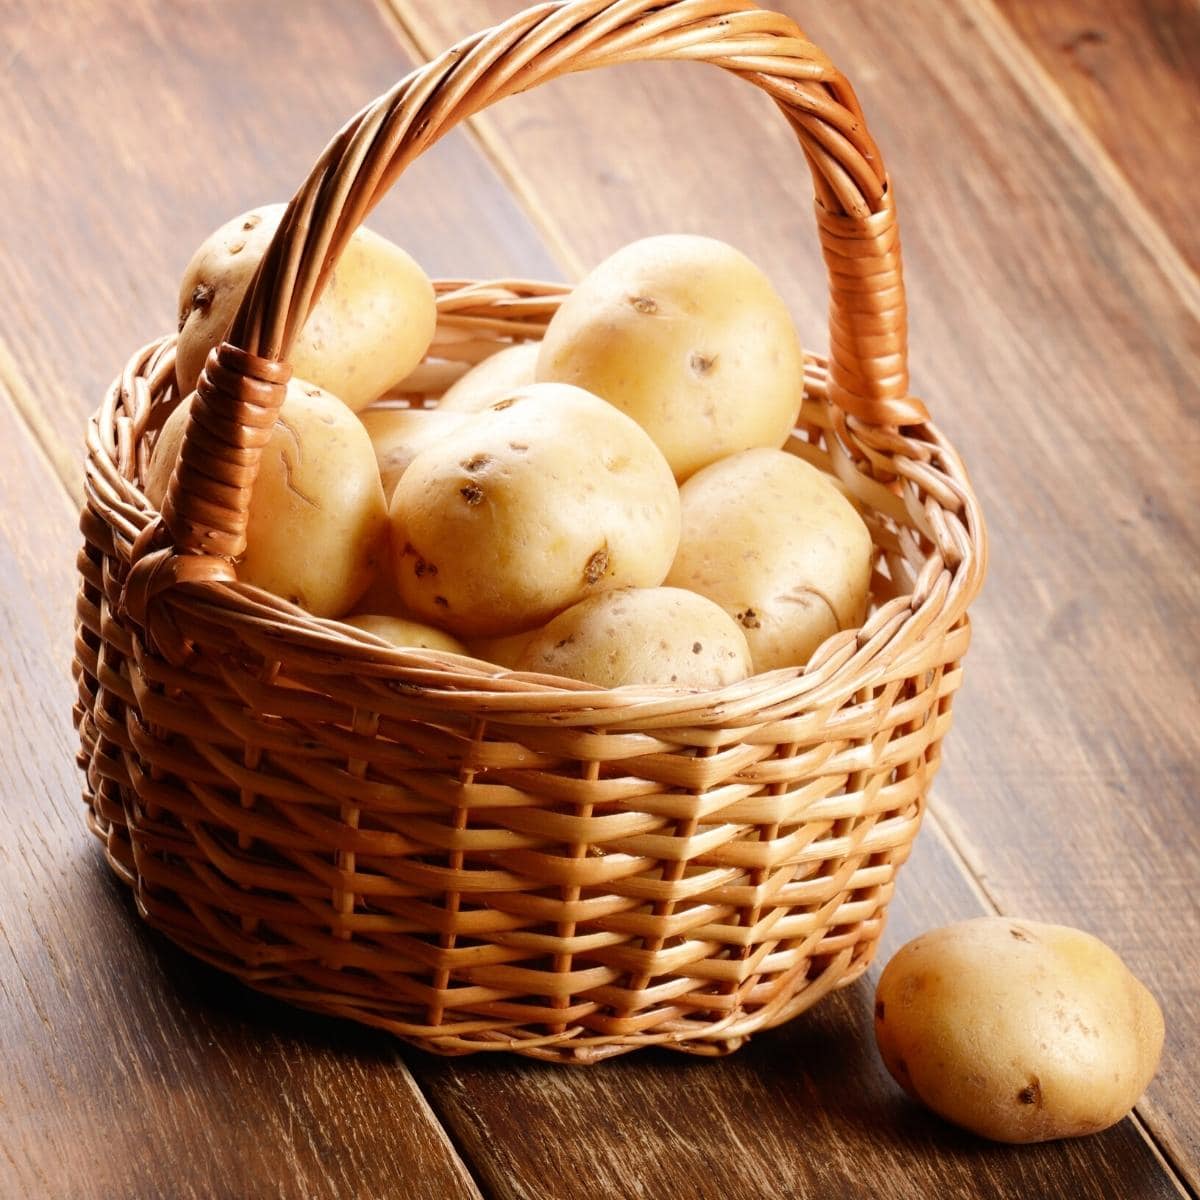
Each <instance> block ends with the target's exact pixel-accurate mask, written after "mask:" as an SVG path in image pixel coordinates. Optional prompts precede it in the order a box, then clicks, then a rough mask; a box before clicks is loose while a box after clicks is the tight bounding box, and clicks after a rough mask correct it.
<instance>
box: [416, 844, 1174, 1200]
mask: <svg viewBox="0 0 1200 1200" xmlns="http://www.w3.org/2000/svg"><path fill="white" fill-rule="evenodd" d="M905 885H907V886H905ZM897 897H898V901H897V903H896V904H895V906H894V907H893V910H892V916H891V921H890V925H889V929H888V932H887V934H886V935H885V941H884V950H883V955H884V956H885V957H886V956H887V955H888V954H890V953H891V952H892V951H893V950H895V949H896V948H898V947H899V946H900V945H901V944H902V943H903V941H905V940H907V939H908V938H909V937H913V936H915V935H916V934H917V933H919V932H920V931H921V930H923V929H927V928H929V927H930V926H931V925H939V924H941V923H943V922H945V921H947V920H950V919H953V918H955V917H960V916H961V917H967V916H974V915H976V914H977V913H978V911H979V902H978V900H977V898H976V897H975V895H974V894H973V892H972V891H971V889H970V888H969V887H968V885H967V884H966V882H965V881H964V880H963V878H962V876H961V874H960V873H959V872H958V870H957V868H956V867H955V865H954V863H953V862H952V861H951V860H950V858H949V857H948V855H947V853H946V850H945V849H944V847H943V846H942V845H941V843H940V842H939V840H938V839H937V838H936V837H934V836H931V831H930V830H928V829H927V830H925V831H924V832H923V833H922V835H921V837H920V838H918V840H917V846H916V849H915V850H914V853H913V858H912V860H911V861H910V862H909V863H908V864H907V865H906V866H905V867H904V870H903V872H902V874H901V877H900V886H899V887H898V889H897ZM880 961H883V959H882V958H881V960H880ZM878 972H879V966H878V965H876V966H875V967H873V968H872V970H871V972H870V973H869V976H868V978H866V979H863V980H860V981H859V982H858V983H857V984H855V985H854V986H853V987H851V988H849V989H847V990H846V991H844V992H838V993H835V994H834V995H833V996H831V997H829V998H827V999H826V1000H823V1001H822V1002H821V1003H820V1004H819V1005H818V1006H817V1007H816V1008H815V1009H813V1010H812V1011H811V1012H809V1013H808V1014H806V1015H805V1016H803V1017H801V1018H800V1019H799V1020H797V1021H794V1022H792V1023H791V1024H790V1025H787V1026H785V1027H783V1028H782V1029H778V1030H774V1031H772V1032H770V1033H765V1034H761V1035H759V1036H758V1037H756V1038H754V1039H753V1040H752V1041H751V1042H750V1045H749V1046H747V1047H746V1048H745V1049H743V1050H740V1051H738V1053H737V1054H735V1055H733V1056H732V1057H730V1058H727V1059H722V1060H719V1061H697V1060H695V1059H689V1058H686V1057H684V1056H682V1055H679V1054H671V1053H669V1052H667V1051H639V1052H638V1053H637V1054H635V1055H631V1056H628V1057H625V1058H619V1059H616V1060H614V1061H613V1062H610V1063H606V1064H604V1065H603V1066H601V1067H596V1068H594V1069H589V1070H575V1071H566V1070H564V1069H563V1068H562V1067H546V1066H541V1065H532V1064H529V1063H523V1062H519V1061H514V1060H512V1059H510V1058H508V1057H504V1058H501V1059H498V1060H494V1061H482V1060H480V1059H478V1058H475V1059H461V1060H460V1059H455V1060H452V1061H450V1062H443V1061H441V1060H435V1059H431V1058H427V1057H424V1056H422V1057H421V1058H418V1059H414V1060H413V1064H412V1065H413V1069H414V1071H415V1072H416V1075H417V1078H418V1080H419V1081H420V1082H421V1085H422V1087H423V1088H425V1090H426V1091H427V1092H428V1093H429V1094H430V1096H432V1097H433V1100H434V1104H435V1106H436V1107H437V1109H438V1111H439V1112H440V1113H441V1114H442V1116H443V1118H444V1119H445V1120H446V1121H447V1123H448V1124H449V1125H450V1126H451V1128H452V1129H453V1130H454V1133H455V1137H456V1140H457V1142H458V1144H459V1145H460V1146H462V1148H463V1150H464V1152H465V1153H466V1154H467V1155H468V1157H469V1158H470V1159H471V1161H472V1162H473V1163H474V1164H475V1167H476V1171H477V1173H478V1175H479V1178H480V1179H481V1180H482V1183H483V1186H484V1188H485V1189H486V1190H487V1191H488V1192H489V1193H491V1194H494V1195H496V1196H497V1197H503V1198H505V1200H518V1198H520V1200H626V1198H627V1197H632V1196H645V1197H658V1196H664V1195H668V1194H670V1195H673V1196H686V1197H688V1198H689V1200H691V1198H693V1197H694V1198H695V1200H762V1197H764V1196H794V1197H797V1198H801V1197H804V1198H808V1197H811V1198H813V1200H817V1198H819V1200H835V1198H841V1197H845V1198H846V1200H851V1198H853V1200H858V1198H859V1197H864V1196H871V1197H875V1196H888V1197H890V1198H891V1200H927V1198H928V1197H931V1196H936V1197H938V1200H978V1198H979V1197H981V1196H987V1197H989V1200H1009V1198H1011V1200H1025V1198H1026V1197H1030V1196H1062V1197H1067V1196H1069V1197H1071V1200H1092V1198H1094V1200H1110V1198H1111V1197H1114V1196H1122V1197H1130V1198H1132V1197H1135V1196H1136V1197H1138V1198H1139V1200H1149V1198H1151V1197H1155V1198H1157V1197H1175V1196H1177V1195H1178V1194H1179V1193H1178V1192H1177V1191H1176V1189H1175V1187H1174V1186H1173V1185H1172V1183H1171V1182H1170V1180H1169V1178H1168V1176H1167V1175H1166V1173H1165V1172H1164V1171H1163V1170H1162V1169H1161V1167H1160V1166H1159V1164H1158V1162H1157V1160H1156V1159H1155V1158H1154V1156H1153V1154H1152V1153H1151V1151H1150V1149H1149V1148H1148V1147H1147V1145H1146V1143H1145V1142H1144V1141H1143V1140H1142V1139H1141V1137H1139V1135H1138V1133H1137V1131H1136V1129H1134V1128H1133V1126H1132V1125H1131V1123H1130V1122H1128V1121H1125V1122H1123V1123H1122V1124H1121V1125H1119V1126H1117V1127H1115V1128H1114V1129H1111V1130H1109V1131H1108V1132H1107V1133H1104V1134H1101V1135H1099V1136H1097V1137H1093V1138H1089V1139H1086V1140H1080V1141H1073V1142H1058V1143H1051V1144H1049V1145H1046V1146H1040V1147H1011V1146H997V1145H991V1144H989V1143H987V1142H984V1141H982V1140H981V1139H979V1138H976V1137H973V1136H971V1135H968V1134H965V1133H960V1132H959V1131H957V1130H955V1129H953V1128H952V1127H951V1126H948V1125H946V1124H944V1123H943V1122H941V1121H939V1120H938V1119H937V1118H935V1117H933V1116H931V1115H929V1114H928V1113H926V1112H925V1111H924V1110H923V1109H921V1108H919V1107H918V1106H916V1105H915V1104H912V1103H910V1102H909V1101H908V1100H906V1099H905V1098H904V1097H903V1095H902V1094H901V1093H900V1091H899V1089H898V1088H897V1087H896V1085H895V1084H894V1083H893V1082H892V1081H891V1078H890V1077H889V1076H888V1075H887V1073H886V1071H885V1070H884V1068H883V1066H882V1064H881V1062H880V1060H879V1057H878V1055H877V1053H876V1051H875V1046H874V1040H873V1033H872V995H873V988H874V980H875V979H876V978H877V976H878Z"/></svg>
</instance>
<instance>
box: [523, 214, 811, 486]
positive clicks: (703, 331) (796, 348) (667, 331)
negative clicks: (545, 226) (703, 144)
mask: <svg viewBox="0 0 1200 1200" xmlns="http://www.w3.org/2000/svg"><path fill="white" fill-rule="evenodd" d="M537 377H538V379H539V380H543V381H554V382H559V383H572V384H575V385H576V386H578V387H582V388H586V389H587V390H588V391H590V392H594V393H595V394H596V395H597V396H601V397H602V398H603V399H605V400H607V401H609V402H610V403H611V404H614V405H616V406H617V408H619V409H620V410H621V411H622V412H625V413H628V414H629V415H630V416H631V417H632V418H633V419H634V420H635V421H637V422H638V424H639V425H641V426H642V427H643V428H644V429H646V430H647V431H648V432H649V434H650V436H651V437H652V438H653V439H654V441H655V443H656V444H657V445H658V446H659V448H660V449H661V450H662V452H663V453H664V454H665V455H666V457H667V461H668V462H669V463H670V464H671V469H672V470H673V471H674V472H675V476H676V478H677V479H680V480H684V479H687V478H688V477H689V476H690V475H692V474H693V473H694V472H696V471H698V470H699V469H700V468H701V467H703V466H705V465H706V464H707V463H711V462H715V461H716V460H717V459H719V458H724V457H725V456H726V455H729V454H734V453H736V452H737V451H739V450H746V449H749V448H750V447H752V446H772V447H775V448H778V447H780V446H782V445H783V443H784V442H785V441H786V440H787V438H788V435H789V434H790V433H791V431H792V427H793V426H794V424H795V421H796V416H797V413H798V412H799V409H800V401H801V399H802V397H803V391H804V357H803V354H802V352H801V349H800V343H799V341H798V340H797V337H796V331H795V328H794V327H793V325H792V319H791V316H790V315H789V313H788V310H787V307H786V306H785V305H784V303H783V301H782V300H781V299H780V297H779V295H778V294H777V293H776V291H775V289H774V288H773V287H772V286H771V282H770V280H768V279H767V277H766V276H765V275H764V274H763V273H762V272H761V271H760V270H759V269H758V267H756V266H755V265H754V264H753V263H752V262H751V261H750V260H749V259H748V258H746V256H745V255H744V254H741V253H739V252H738V251H737V250H734V249H733V247H732V246H727V245H725V244H724V243H723V242H718V241H714V240H713V239H711V238H702V237H689V236H683V235H675V236H667V237H653V238H646V239H644V240H643V241H640V242H634V243H633V244H632V245H629V246H626V247H625V248H624V249H623V250H619V251H617V253H616V254H614V255H613V256H612V257H611V258H609V259H607V260H606V261H605V262H603V263H601V264H600V266H598V267H597V268H596V269H595V270H594V271H593V272H592V273H591V274H590V275H589V276H588V277H587V278H586V279H585V280H584V281H583V282H582V283H581V284H580V285H579V286H578V287H577V288H576V289H575V291H574V292H573V293H572V294H571V295H570V296H569V297H568V298H567V299H566V300H565V301H564V302H563V305H562V307H561V308H560V309H559V310H558V312H557V313H556V314H555V316H554V318H553V319H552V320H551V322H550V325H549V328H547V330H546V337H545V340H544V342H543V343H542V350H541V354H540V356H539V357H538V364H537Z"/></svg>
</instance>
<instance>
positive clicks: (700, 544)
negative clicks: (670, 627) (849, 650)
mask: <svg viewBox="0 0 1200 1200" xmlns="http://www.w3.org/2000/svg"><path fill="white" fill-rule="evenodd" d="M680 498H681V501H682V506H683V533H682V536H681V537H680V540H679V553H678V554H677V555H676V557H675V562H674V563H673V564H672V566H671V570H670V572H669V573H668V575H667V579H666V582H667V583H668V584H669V585H670V586H671V587H682V588H689V589H690V590H691V591H694V592H699V593H700V594H701V595H702V596H707V597H708V598H709V599H710V600H713V601H715V602H716V603H717V604H719V605H720V606H721V607H722V608H723V609H724V610H725V611H726V612H727V613H729V615H730V616H732V617H733V618H734V619H735V620H736V621H737V622H738V623H739V624H740V625H741V626H742V629H743V630H744V631H745V634H746V640H747V641H748V642H749V643H750V652H751V653H752V654H753V655H754V669H755V670H756V671H770V670H773V669H774V668H776V667H789V666H801V665H803V664H804V663H806V662H807V661H808V660H809V658H810V657H811V655H812V652H813V651H814V650H815V649H816V648H817V647H818V646H819V645H820V644H821V643H822V642H823V641H824V640H825V639H826V638H827V637H829V636H830V635H831V634H834V633H836V632H837V631H838V630H839V629H852V628H854V627H855V626H857V625H860V624H861V623H862V620H863V615H864V613H865V611H866V605H867V593H868V589H869V586H870V581H871V564H872V561H873V559H874V549H873V546H872V543H871V535H870V533H869V532H868V531H867V527H866V525H865V524H863V520H862V518H861V517H860V516H859V515H858V513H857V512H855V510H854V506H853V505H852V504H851V503H850V502H849V501H848V500H847V499H846V498H845V497H844V496H843V495H842V493H841V492H840V491H839V490H838V488H837V486H836V485H835V484H834V483H833V481H832V480H830V479H829V478H828V476H826V475H823V474H822V473H821V472H820V471H818V470H817V468H816V467H813V466H810V465H809V464H808V463H806V462H803V461H802V460H801V459H798V458H796V457H795V456H794V455H791V454H788V453H786V452H785V451H783V450H746V451H743V452H742V453H741V454H735V455H732V456H731V457H729V458H726V459H723V460H722V461H721V462H718V463H713V464H712V465H711V466H708V467H705V468H704V470H702V471H700V472H698V473H697V474H695V475H693V476H692V478H691V479H689V480H688V481H687V483H685V484H684V485H683V487H682V488H680Z"/></svg>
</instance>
